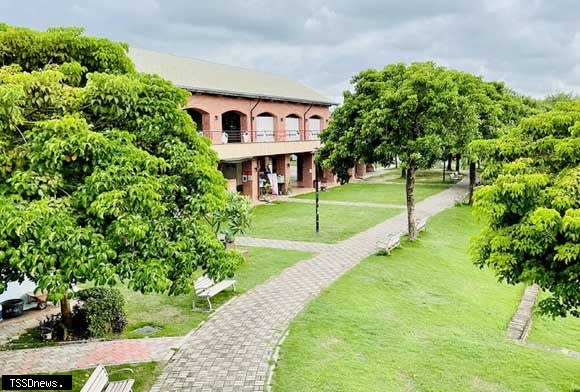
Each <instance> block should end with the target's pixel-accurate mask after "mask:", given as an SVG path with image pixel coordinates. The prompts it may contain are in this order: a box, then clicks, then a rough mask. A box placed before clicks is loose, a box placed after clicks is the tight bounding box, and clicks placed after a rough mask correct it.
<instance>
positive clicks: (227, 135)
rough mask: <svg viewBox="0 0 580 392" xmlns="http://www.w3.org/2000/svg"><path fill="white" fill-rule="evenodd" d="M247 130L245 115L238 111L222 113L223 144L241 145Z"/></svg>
mask: <svg viewBox="0 0 580 392" xmlns="http://www.w3.org/2000/svg"><path fill="white" fill-rule="evenodd" d="M242 128H243V129H242ZM245 128H246V115H245V114H243V113H241V112H238V111H236V110H230V111H228V112H225V113H222V143H241V142H242V133H243V132H245V131H246V129H245Z"/></svg>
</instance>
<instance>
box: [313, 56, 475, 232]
mask: <svg viewBox="0 0 580 392" xmlns="http://www.w3.org/2000/svg"><path fill="white" fill-rule="evenodd" d="M352 83H353V85H354V91H353V92H352V93H351V92H345V94H344V103H343V105H342V106H341V107H339V108H338V109H337V110H335V111H334V112H333V114H332V120H331V122H330V124H329V127H328V129H327V131H326V132H324V133H323V135H322V141H323V147H322V149H321V150H320V159H321V160H322V162H323V164H324V165H326V166H329V167H331V168H332V170H333V171H334V173H336V174H337V175H338V176H339V178H340V179H341V181H342V182H346V181H348V179H349V175H348V169H349V168H350V167H352V166H353V165H354V164H355V163H356V162H358V161H360V160H362V161H364V162H378V163H382V164H390V163H392V162H393V161H394V160H395V157H399V158H400V159H401V162H402V165H403V167H404V168H405V169H406V194H407V215H408V227H409V238H410V239H411V240H414V239H415V237H416V217H415V199H414V185H415V172H416V170H417V169H420V168H429V167H431V166H432V165H433V163H434V162H435V161H436V160H438V159H439V158H440V157H441V156H442V155H443V148H444V146H445V145H446V144H449V141H448V139H449V138H450V137H451V136H452V135H454V133H453V130H454V129H456V128H461V129H464V128H471V129H472V128H474V127H476V126H477V121H478V118H477V113H476V110H475V108H474V106H473V104H472V102H471V101H470V100H469V99H467V97H465V96H463V95H462V94H461V92H460V90H459V88H460V86H459V85H458V83H457V80H456V78H455V75H454V73H453V72H450V71H449V70H447V69H445V68H443V67H439V66H436V65H435V64H433V63H430V62H427V63H414V64H411V65H405V64H393V65H388V66H386V67H385V68H384V69H382V70H368V71H364V72H361V73H359V74H358V75H356V76H355V77H354V78H353V80H352Z"/></svg>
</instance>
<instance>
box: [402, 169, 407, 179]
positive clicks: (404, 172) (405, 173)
mask: <svg viewBox="0 0 580 392" xmlns="http://www.w3.org/2000/svg"><path fill="white" fill-rule="evenodd" d="M406 176H407V169H401V177H402V178H405V177H406Z"/></svg>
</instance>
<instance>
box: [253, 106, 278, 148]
mask: <svg viewBox="0 0 580 392" xmlns="http://www.w3.org/2000/svg"><path fill="white" fill-rule="evenodd" d="M275 124H276V117H275V116H274V115H273V114H271V113H267V112H264V113H260V114H258V116H257V117H256V141H258V142H273V141H274V126H275Z"/></svg>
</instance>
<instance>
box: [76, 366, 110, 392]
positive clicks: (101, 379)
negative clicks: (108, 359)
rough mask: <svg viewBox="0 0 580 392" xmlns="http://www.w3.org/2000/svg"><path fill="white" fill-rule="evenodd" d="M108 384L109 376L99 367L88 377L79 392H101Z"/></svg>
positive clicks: (103, 368) (102, 367)
mask: <svg viewBox="0 0 580 392" xmlns="http://www.w3.org/2000/svg"><path fill="white" fill-rule="evenodd" d="M108 383H109V375H108V374H107V369H105V367H104V366H102V365H99V366H97V367H96V368H95V370H94V371H93V374H91V376H90V377H89V379H88V380H87V382H86V383H85V385H84V386H83V389H81V392H102V391H103V390H104V389H105V387H106V386H107V384H108Z"/></svg>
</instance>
